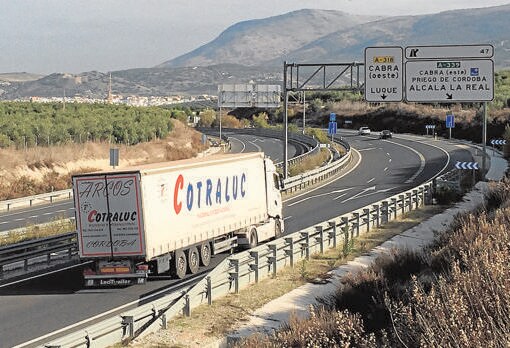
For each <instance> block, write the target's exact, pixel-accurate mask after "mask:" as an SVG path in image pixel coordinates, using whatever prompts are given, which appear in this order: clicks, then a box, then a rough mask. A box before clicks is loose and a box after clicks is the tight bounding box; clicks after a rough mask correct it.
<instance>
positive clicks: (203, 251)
mask: <svg viewBox="0 0 510 348" xmlns="http://www.w3.org/2000/svg"><path fill="white" fill-rule="evenodd" d="M200 261H201V263H202V266H205V267H207V266H209V264H210V263H211V244H209V242H205V243H202V245H201V246H200Z"/></svg>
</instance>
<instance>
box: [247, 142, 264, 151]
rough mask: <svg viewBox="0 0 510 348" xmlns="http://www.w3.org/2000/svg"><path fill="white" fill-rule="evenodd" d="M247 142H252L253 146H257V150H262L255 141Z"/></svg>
mask: <svg viewBox="0 0 510 348" xmlns="http://www.w3.org/2000/svg"><path fill="white" fill-rule="evenodd" d="M249 143H250V144H252V145H253V146H255V147H256V148H257V150H259V151H262V148H261V147H260V146H258V145H257V144H255V142H253V141H249Z"/></svg>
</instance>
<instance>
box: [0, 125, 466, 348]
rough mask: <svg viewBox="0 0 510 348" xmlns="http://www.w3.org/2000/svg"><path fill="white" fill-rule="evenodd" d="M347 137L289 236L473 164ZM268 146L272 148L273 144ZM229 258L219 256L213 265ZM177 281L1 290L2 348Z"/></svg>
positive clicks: (75, 272)
mask: <svg viewBox="0 0 510 348" xmlns="http://www.w3.org/2000/svg"><path fill="white" fill-rule="evenodd" d="M344 139H345V140H347V141H348V142H349V143H350V144H351V146H352V147H353V149H354V153H355V156H354V158H353V161H351V165H350V166H348V167H347V168H345V169H344V170H343V173H342V174H341V175H340V176H339V177H337V178H336V179H334V180H331V181H329V182H327V183H325V184H323V185H320V186H319V187H318V188H316V189H314V190H313V191H310V192H307V193H304V194H298V195H296V196H294V197H292V198H290V199H287V200H286V201H285V204H284V213H285V216H286V218H285V226H286V231H285V232H286V233H292V232H295V231H298V230H300V229H303V228H306V227H309V226H312V225H313V224H314V223H317V222H320V221H324V220H327V219H330V218H333V217H336V216H338V215H341V214H344V213H347V212H349V211H352V210H355V209H357V208H360V207H362V206H365V205H367V204H370V203H371V202H375V201H378V200H380V199H383V198H385V197H388V196H391V195H394V194H395V193H398V192H402V191H405V190H407V189H408V188H410V187H413V186H416V185H418V184H419V183H421V182H424V181H427V180H428V179H430V178H432V177H433V176H435V175H437V174H438V173H439V172H441V171H444V170H448V168H450V167H452V163H453V164H454V163H455V161H456V160H460V161H467V160H470V159H471V154H470V152H469V151H468V150H467V149H466V148H465V147H462V146H456V145H450V144H446V143H443V142H439V141H434V140H431V139H423V138H421V139H420V138H412V137H411V138H410V137H402V138H400V137H397V138H394V139H391V140H379V139H376V137H371V136H357V135H352V134H344ZM410 139H420V142H416V141H411V140H410ZM245 140H246V139H245ZM245 140H240V142H245V149H246V147H248V146H251V145H253V146H255V145H254V144H256V145H257V146H260V145H259V141H254V140H252V141H251V143H252V144H251V145H247V144H246V143H250V141H245ZM260 144H262V143H260ZM266 145H269V147H270V148H272V147H273V145H272V144H271V143H268V144H266ZM255 147H256V146H255ZM275 147H276V145H275ZM275 156H276V154H275ZM223 257H225V256H223V255H218V256H216V257H214V261H215V262H219V261H220V260H221V259H222V258H223ZM175 283H176V281H175V280H169V279H159V280H155V281H151V282H149V283H148V284H146V285H144V286H131V287H127V288H122V289H119V288H114V289H103V290H84V289H81V277H80V269H77V268H74V269H70V270H67V271H63V272H57V273H54V274H52V275H50V276H46V277H43V278H38V279H34V280H31V281H30V282H28V283H23V284H17V285H14V286H10V287H4V288H0V295H1V296H0V314H1V318H2V319H4V320H2V321H1V323H0V337H1V340H0V347H11V346H13V345H15V344H19V343H22V342H26V341H28V340H30V339H33V338H35V337H39V336H42V335H45V334H47V333H51V332H54V331H56V330H58V329H60V328H62V327H65V326H67V325H71V324H75V323H77V322H80V321H82V320H85V319H87V318H90V317H94V316H96V315H98V314H100V313H103V312H106V311H109V310H112V309H114V308H116V307H118V306H120V305H123V304H126V303H133V304H132V305H134V306H136V305H137V303H138V301H143V298H144V297H145V296H147V295H149V294H152V293H154V292H156V291H157V290H158V289H160V288H162V287H165V286H169V285H171V284H175ZM6 318H8V319H6Z"/></svg>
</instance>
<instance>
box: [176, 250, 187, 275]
mask: <svg viewBox="0 0 510 348" xmlns="http://www.w3.org/2000/svg"><path fill="white" fill-rule="evenodd" d="M187 268H188V262H187V260H186V255H185V254H184V251H183V250H177V251H176V252H175V258H174V264H173V267H172V272H173V274H174V275H175V276H176V277H177V278H179V279H182V278H184V276H186V270H187Z"/></svg>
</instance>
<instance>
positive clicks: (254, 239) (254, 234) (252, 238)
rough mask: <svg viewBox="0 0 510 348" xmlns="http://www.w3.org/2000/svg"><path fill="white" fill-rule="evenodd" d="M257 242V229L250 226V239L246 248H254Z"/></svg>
mask: <svg viewBox="0 0 510 348" xmlns="http://www.w3.org/2000/svg"><path fill="white" fill-rule="evenodd" d="M258 244H259V238H258V236H257V230H256V229H255V228H252V229H251V231H250V239H249V244H248V249H251V248H255V247H256V246H257V245H258Z"/></svg>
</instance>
